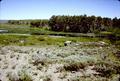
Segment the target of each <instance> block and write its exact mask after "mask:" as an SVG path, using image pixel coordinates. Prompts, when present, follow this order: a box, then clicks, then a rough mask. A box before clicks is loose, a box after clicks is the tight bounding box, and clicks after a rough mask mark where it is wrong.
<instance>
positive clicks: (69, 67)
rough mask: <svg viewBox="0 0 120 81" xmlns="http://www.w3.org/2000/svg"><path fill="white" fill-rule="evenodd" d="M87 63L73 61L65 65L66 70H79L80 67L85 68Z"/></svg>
mask: <svg viewBox="0 0 120 81" xmlns="http://www.w3.org/2000/svg"><path fill="white" fill-rule="evenodd" d="M85 67H86V65H85V64H83V63H71V64H67V65H64V69H65V71H79V70H80V69H85Z"/></svg>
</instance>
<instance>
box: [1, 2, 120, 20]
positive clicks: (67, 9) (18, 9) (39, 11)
mask: <svg viewBox="0 0 120 81" xmlns="http://www.w3.org/2000/svg"><path fill="white" fill-rule="evenodd" d="M84 14H86V15H87V16H91V15H95V16H101V17H109V18H114V17H118V18H120V1H118V0H2V1H1V2H0V19H1V20H3V19H6V20H10V19H15V20H16V19H17V20H19V19H49V18H50V17H51V16H52V15H84Z"/></svg>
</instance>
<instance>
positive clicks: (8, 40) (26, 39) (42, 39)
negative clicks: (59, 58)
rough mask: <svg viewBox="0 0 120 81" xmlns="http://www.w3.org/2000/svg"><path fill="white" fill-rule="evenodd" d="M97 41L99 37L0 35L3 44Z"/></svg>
mask: <svg viewBox="0 0 120 81" xmlns="http://www.w3.org/2000/svg"><path fill="white" fill-rule="evenodd" d="M67 40H69V41H73V42H97V41H99V39H98V38H87V37H51V36H48V35H30V36H27V35H26V36H24V35H0V44H1V45H23V46H24V45H25V46H26V45H61V46H62V45H63V44H64V42H65V41H67Z"/></svg>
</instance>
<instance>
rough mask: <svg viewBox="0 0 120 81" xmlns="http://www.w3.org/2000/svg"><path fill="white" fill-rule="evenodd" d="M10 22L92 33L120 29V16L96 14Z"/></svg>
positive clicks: (12, 21) (56, 29) (64, 30)
mask: <svg viewBox="0 0 120 81" xmlns="http://www.w3.org/2000/svg"><path fill="white" fill-rule="evenodd" d="M8 23H10V24H25V25H30V26H31V27H44V26H49V27H50V29H51V30H52V31H62V32H78V33H91V32H100V31H109V30H112V29H116V28H118V29H120V18H117V17H115V18H113V19H111V18H107V17H103V18H102V17H100V16H98V17H96V16H87V15H80V16H64V15H63V16H60V15H58V16H55V15H53V16H52V17H51V18H50V19H49V20H47V19H41V20H9V21H8Z"/></svg>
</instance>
